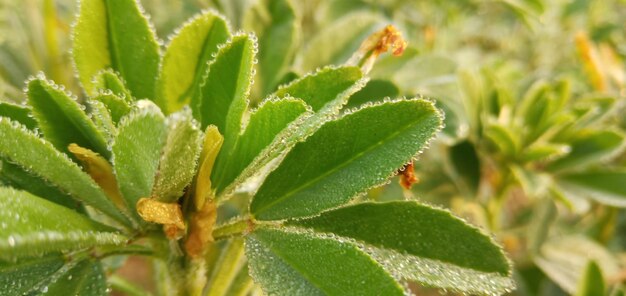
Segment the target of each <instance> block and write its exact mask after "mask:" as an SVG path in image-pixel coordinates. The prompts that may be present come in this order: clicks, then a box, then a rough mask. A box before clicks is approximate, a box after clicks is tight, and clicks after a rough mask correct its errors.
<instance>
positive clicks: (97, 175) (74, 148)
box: [67, 143, 126, 209]
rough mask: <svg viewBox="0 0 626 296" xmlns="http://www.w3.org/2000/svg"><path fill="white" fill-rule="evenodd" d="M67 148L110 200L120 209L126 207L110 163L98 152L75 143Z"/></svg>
mask: <svg viewBox="0 0 626 296" xmlns="http://www.w3.org/2000/svg"><path fill="white" fill-rule="evenodd" d="M67 149H68V150H69V151H70V152H71V153H72V154H74V156H75V157H76V158H77V159H78V160H79V161H80V162H81V164H82V165H83V169H84V170H85V172H87V174H89V176H91V178H92V179H93V180H94V181H96V183H97V184H98V185H99V186H100V188H102V190H103V191H104V193H105V194H106V195H107V196H108V197H109V198H110V199H111V201H113V203H115V205H116V206H117V207H118V208H120V209H123V208H126V204H125V203H124V199H123V198H122V194H121V193H120V191H119V189H118V187H117V180H116V179H115V175H114V174H113V167H112V166H111V164H110V163H109V162H108V161H107V160H106V159H104V157H102V156H100V154H98V153H96V152H93V151H91V150H89V149H87V148H83V147H80V146H78V145H76V144H75V143H72V144H70V145H69V146H68V147H67Z"/></svg>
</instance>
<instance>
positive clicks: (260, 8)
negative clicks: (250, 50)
mask: <svg viewBox="0 0 626 296" xmlns="http://www.w3.org/2000/svg"><path fill="white" fill-rule="evenodd" d="M243 21H244V23H243V27H244V28H245V29H246V30H248V31H252V32H256V33H257V34H258V36H259V64H258V69H259V74H260V75H259V76H258V78H257V80H258V81H259V83H255V86H257V87H256V89H257V91H256V92H255V93H256V94H257V96H258V97H264V96H265V95H267V94H268V93H270V92H272V91H273V90H274V89H275V88H276V86H277V85H278V82H279V81H280V79H281V78H282V77H283V75H285V74H286V73H287V67H288V66H289V65H290V63H291V60H292V58H293V56H294V53H295V49H296V46H297V45H298V42H299V37H300V36H299V35H300V34H299V33H300V30H299V29H300V27H299V24H298V19H297V17H296V14H295V11H294V8H293V7H292V4H291V1H290V0H264V1H258V2H257V3H256V5H254V6H253V7H252V8H251V9H250V10H248V11H247V12H246V14H245V16H244V20H243Z"/></svg>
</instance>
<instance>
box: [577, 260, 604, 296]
mask: <svg viewBox="0 0 626 296" xmlns="http://www.w3.org/2000/svg"><path fill="white" fill-rule="evenodd" d="M599 295H605V287H604V278H603V277H602V270H600V267H599V266H598V264H597V263H595V262H594V261H589V263H587V266H586V267H585V271H584V273H583V276H582V277H581V279H580V282H578V289H577V290H576V295H575V296H599Z"/></svg>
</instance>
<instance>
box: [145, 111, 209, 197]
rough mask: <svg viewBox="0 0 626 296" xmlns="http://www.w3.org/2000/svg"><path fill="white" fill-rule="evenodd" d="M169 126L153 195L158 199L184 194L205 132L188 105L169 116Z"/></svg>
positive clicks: (193, 172) (192, 174)
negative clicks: (193, 116)
mask: <svg viewBox="0 0 626 296" xmlns="http://www.w3.org/2000/svg"><path fill="white" fill-rule="evenodd" d="M167 127H168V132H167V140H166V141H165V146H164V147H163V153H162V155H161V161H160V164H159V171H158V173H157V175H156V180H155V181H154V188H153V189H152V196H154V197H155V198H156V199H157V200H159V201H163V202H173V201H176V199H178V198H179V197H181V196H182V195H183V190H184V189H185V187H187V185H189V183H191V180H192V179H193V176H194V175H195V173H196V162H197V161H198V157H199V156H200V144H201V141H202V137H201V136H202V132H201V131H200V128H199V126H198V123H197V122H196V121H195V120H194V119H193V118H192V117H191V110H190V109H189V108H185V109H183V110H182V111H180V112H177V113H174V114H172V115H170V116H169V117H168V118H167Z"/></svg>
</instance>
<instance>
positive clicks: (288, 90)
mask: <svg viewBox="0 0 626 296" xmlns="http://www.w3.org/2000/svg"><path fill="white" fill-rule="evenodd" d="M362 77H363V73H361V70H359V68H356V67H337V68H335V67H327V68H324V69H322V70H319V71H317V72H315V73H313V74H309V75H306V76H303V77H301V78H299V79H297V80H295V81H293V82H291V83H289V84H288V85H285V86H281V87H280V88H279V89H278V90H277V91H276V93H275V96H277V97H285V96H291V97H294V98H298V99H301V100H303V101H304V102H305V103H307V104H308V105H309V106H311V108H313V111H315V112H319V111H320V110H321V109H322V107H324V106H326V105H327V104H329V103H332V102H333V101H334V100H335V99H337V98H338V97H339V96H340V94H342V93H344V92H345V91H347V90H349V89H350V88H351V87H352V86H354V85H355V84H356V83H357V82H358V81H359V80H361V78H362ZM354 92H356V90H355V91H354ZM350 95H352V93H351V94H349V95H348V96H347V97H349V96H350ZM345 101H347V98H345V100H343V101H342V102H339V103H338V105H341V106H343V105H344V104H345V103H346V102H345Z"/></svg>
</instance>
